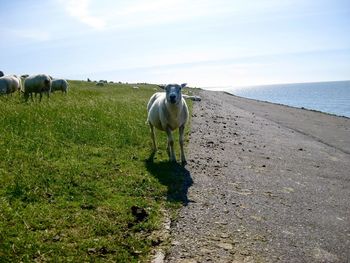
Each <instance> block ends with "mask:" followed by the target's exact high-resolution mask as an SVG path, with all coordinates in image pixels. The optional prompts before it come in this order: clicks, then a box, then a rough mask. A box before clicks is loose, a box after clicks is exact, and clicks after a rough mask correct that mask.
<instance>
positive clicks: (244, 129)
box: [165, 91, 350, 263]
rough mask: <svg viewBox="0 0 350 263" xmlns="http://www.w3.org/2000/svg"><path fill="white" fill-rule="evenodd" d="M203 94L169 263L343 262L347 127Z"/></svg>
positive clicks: (348, 240)
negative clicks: (188, 180) (184, 202)
mask: <svg viewBox="0 0 350 263" xmlns="http://www.w3.org/2000/svg"><path fill="white" fill-rule="evenodd" d="M199 95H200V96H201V97H202V101H201V102H200V103H195V104H194V110H193V117H192V131H191V135H190V145H189V147H188V149H189V154H188V161H189V164H188V167H187V168H188V170H189V171H190V175H191V178H192V180H193V185H192V186H191V187H190V188H189V189H188V194H187V198H188V200H189V203H188V204H187V205H186V206H184V207H183V208H182V209H181V211H180V214H179V218H178V219H177V221H175V222H172V225H171V248H170V249H169V251H168V253H167V255H166V259H165V261H166V262H187V263H190V262H349V260H350V249H349V248H350V182H349V179H350V178H349V177H350V155H349V149H350V142H349V140H350V119H346V118H340V117H334V116H330V115H326V114H321V113H317V112H311V111H306V110H301V109H294V108H289V107H285V106H279V105H274V104H270V103H261V102H255V101H251V100H246V99H242V98H238V97H235V96H230V95H228V94H225V93H222V92H210V91H200V94H199ZM334 134H336V136H334Z"/></svg>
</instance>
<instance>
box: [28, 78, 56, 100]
mask: <svg viewBox="0 0 350 263" xmlns="http://www.w3.org/2000/svg"><path fill="white" fill-rule="evenodd" d="M23 92H24V98H25V100H26V101H28V98H29V96H30V97H31V99H32V101H33V93H35V94H37V93H39V94H40V99H39V100H40V101H41V99H42V97H43V93H47V97H48V98H49V97H50V92H51V78H50V76H48V75H46V74H39V75H33V76H29V77H28V78H26V79H25V81H24V88H23Z"/></svg>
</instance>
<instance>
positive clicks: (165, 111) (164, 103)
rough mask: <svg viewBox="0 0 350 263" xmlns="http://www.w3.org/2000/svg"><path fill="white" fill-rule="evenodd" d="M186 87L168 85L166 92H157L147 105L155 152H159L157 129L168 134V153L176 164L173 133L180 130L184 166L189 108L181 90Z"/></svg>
mask: <svg viewBox="0 0 350 263" xmlns="http://www.w3.org/2000/svg"><path fill="white" fill-rule="evenodd" d="M185 86H186V84H181V85H178V84H168V85H166V86H165V87H164V90H165V92H157V93H155V94H153V96H152V97H151V98H150V100H149V102H148V104H147V111H148V118H147V122H148V123H149V125H150V127H151V138H152V142H153V151H154V152H156V151H157V145H156V140H155V133H154V127H156V128H157V129H159V130H161V131H165V132H166V133H167V136H168V147H167V152H168V155H169V159H170V161H172V162H176V157H175V151H174V139H173V135H172V131H174V130H175V129H177V128H179V143H180V149H181V163H182V164H183V165H185V164H186V158H185V152H184V148H183V144H184V130H185V124H186V122H187V119H188V108H187V104H186V101H185V99H184V98H183V97H182V94H181V89H182V88H184V87H185Z"/></svg>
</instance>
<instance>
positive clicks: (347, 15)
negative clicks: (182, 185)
mask: <svg viewBox="0 0 350 263" xmlns="http://www.w3.org/2000/svg"><path fill="white" fill-rule="evenodd" d="M0 6H1V8H0V25H1V27H0V50H1V51H0V70H2V71H3V72H4V73H5V74H19V75H22V74H38V73H47V74H50V75H52V76H54V77H60V78H67V79H84V80H86V79H87V78H90V79H92V80H100V79H107V80H109V81H110V80H112V81H122V82H129V83H137V82H148V83H158V84H166V83H184V82H186V83H188V84H189V85H190V86H194V87H202V88H211V89H222V88H226V87H241V86H251V85H266V84H278V83H296V82H297V83H299V82H318V81H333V80H350V1H349V0H254V1H253V0H125V1H121V0H66V1H64V0H45V1H41V0H36V1H35V0H12V1H6V0H0Z"/></svg>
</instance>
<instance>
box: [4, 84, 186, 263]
mask: <svg viewBox="0 0 350 263" xmlns="http://www.w3.org/2000/svg"><path fill="white" fill-rule="evenodd" d="M139 87H140V89H132V88H131V86H130V85H123V84H108V85H107V86H104V87H96V86H95V85H94V83H88V82H81V81H70V92H69V94H68V95H67V96H65V95H63V94H61V93H60V92H57V93H55V94H53V95H52V97H51V98H50V99H49V100H48V99H47V98H46V96H44V97H43V100H42V102H41V103H39V102H38V101H34V102H30V101H29V102H28V103H24V102H23V100H22V99H20V98H19V96H17V95H13V96H2V97H0V104H1V106H0V116H1V118H0V262H20V261H23V262H33V261H38V262H45V261H54V262H56V261H57V262H83V261H84V262H85V261H97V262H99V261H113V262H139V261H146V260H147V259H149V254H150V251H151V249H152V245H153V244H154V240H152V238H151V237H152V235H151V234H152V232H153V231H154V230H157V229H159V228H160V227H161V222H162V216H163V215H162V213H161V212H160V211H162V209H164V208H166V209H176V208H177V207H179V206H180V205H181V204H182V203H184V202H186V187H188V185H189V184H190V179H189V178H190V177H189V174H188V173H187V171H186V170H185V169H183V168H181V167H179V166H176V165H173V164H169V163H168V161H167V160H168V157H167V155H166V150H165V148H166V146H165V145H166V136H165V134H164V133H160V132H158V133H157V141H158V144H159V147H160V152H159V153H158V154H157V155H156V156H155V158H156V159H155V160H154V162H152V161H149V160H148V159H149V157H150V155H151V139H150V135H149V128H148V125H146V124H145V120H146V115H147V114H146V105H147V101H148V99H149V97H150V96H151V95H152V94H153V93H154V92H155V91H154V88H155V86H152V85H139ZM176 136H177V134H176ZM176 151H177V153H178V152H179V150H178V149H177V150H176ZM133 206H137V207H140V208H144V209H145V211H147V214H148V216H147V217H146V218H145V219H144V220H141V221H140V220H137V219H136V218H135V216H134V215H133V214H132V209H131V207H133ZM173 211H174V210H173Z"/></svg>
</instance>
